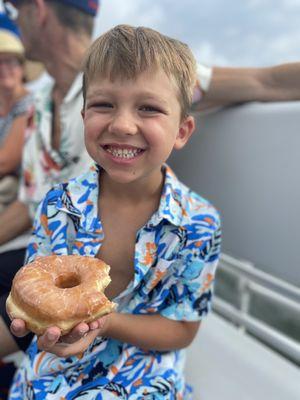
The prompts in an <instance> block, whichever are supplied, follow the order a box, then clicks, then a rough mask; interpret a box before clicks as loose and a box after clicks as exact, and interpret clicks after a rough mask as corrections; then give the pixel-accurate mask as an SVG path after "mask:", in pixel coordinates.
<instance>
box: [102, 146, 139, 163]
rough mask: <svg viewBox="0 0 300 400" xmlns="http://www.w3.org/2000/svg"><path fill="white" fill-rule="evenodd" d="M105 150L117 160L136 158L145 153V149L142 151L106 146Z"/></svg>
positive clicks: (127, 147) (135, 148) (133, 148)
mask: <svg viewBox="0 0 300 400" xmlns="http://www.w3.org/2000/svg"><path fill="white" fill-rule="evenodd" d="M103 149H104V150H105V151H106V152H107V153H109V154H111V155H112V156H113V157H117V158H124V159H127V160H128V159H130V158H135V157H137V156H138V155H140V154H141V153H142V152H144V151H145V150H144V149H140V148H137V147H129V146H126V147H123V146H122V147H119V146H111V145H104V146H103Z"/></svg>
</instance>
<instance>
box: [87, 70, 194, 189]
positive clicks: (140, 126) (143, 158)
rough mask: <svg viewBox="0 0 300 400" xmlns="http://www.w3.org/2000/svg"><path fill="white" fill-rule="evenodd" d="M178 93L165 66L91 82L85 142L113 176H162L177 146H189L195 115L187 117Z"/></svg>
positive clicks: (130, 178)
mask: <svg viewBox="0 0 300 400" xmlns="http://www.w3.org/2000/svg"><path fill="white" fill-rule="evenodd" d="M178 92H179V90H178V88H177V86H176V84H175V83H174V82H173V80H172V79H170V78H169V77H168V76H167V75H166V74H165V73H164V71H163V70H162V69H158V70H155V71H146V72H143V73H141V74H140V75H139V76H138V77H137V78H136V79H135V80H129V79H116V80H114V81H111V80H109V79H107V78H104V79H101V78H99V79H93V80H91V82H90V83H89V86H88V88H87V92H86V103H85V109H84V110H83V119H84V128H85V144H86V148H87V150H88V152H89V154H90V156H91V157H92V158H93V159H94V160H95V161H96V163H97V164H99V165H100V166H101V167H102V168H103V169H104V170H105V171H106V172H107V174H108V176H109V177H110V178H111V179H113V180H114V181H116V182H119V183H130V182H133V181H136V180H139V179H143V178H149V177H154V176H157V177H160V176H161V175H160V174H161V172H160V171H161V166H162V164H163V163H164V162H165V161H166V160H167V159H168V157H169V155H170V153H171V152H172V150H173V149H180V148H182V147H183V146H184V145H185V143H186V142H187V141H188V139H189V137H190V136H191V134H192V132H193V130H194V119H193V117H191V116H188V117H185V118H183V119H182V117H181V108H180V103H179V101H178V96H179V94H178Z"/></svg>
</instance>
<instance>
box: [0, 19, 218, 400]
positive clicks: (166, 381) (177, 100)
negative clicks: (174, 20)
mask: <svg viewBox="0 0 300 400" xmlns="http://www.w3.org/2000/svg"><path fill="white" fill-rule="evenodd" d="M195 81H196V62H195V59H194V57H193V55H192V53H191V51H190V50H189V48H188V47H187V46H186V45H184V44H183V43H181V42H179V41H177V40H175V39H171V38H169V37H166V36H164V35H161V34H160V33H158V32H156V31H154V30H151V29H147V28H133V27H130V26H127V25H121V26H117V27H116V28H114V29H112V30H110V31H108V32H107V33H106V34H104V35H102V36H101V37H100V38H99V39H97V40H96V41H95V42H94V44H93V45H92V46H91V48H90V50H89V52H88V55H87V58H86V61H85V64H84V81H83V82H84V84H83V95H84V106H83V111H82V116H83V121H84V129H85V144H86V148H87V151H88V153H89V154H90V156H91V157H92V159H93V160H94V165H93V166H92V167H90V168H89V169H88V170H87V171H86V172H84V173H83V174H82V175H80V176H78V177H76V178H74V179H72V180H70V181H68V182H66V183H63V184H58V185H56V186H55V188H54V189H52V190H50V191H49V192H48V194H47V195H46V197H45V198H44V200H43V201H42V203H41V205H40V206H39V209H38V212H37V215H36V218H35V223H34V232H33V235H32V238H31V241H30V244H29V247H28V254H27V261H28V262H29V261H32V260H34V259H35V258H36V257H37V256H42V255H49V254H52V253H56V254H65V255H66V254H80V255H86V256H92V257H98V258H100V259H103V260H104V261H105V262H106V263H107V264H109V265H110V266H111V273H110V275H111V279H112V282H111V284H110V285H109V286H108V287H107V290H106V292H105V294H106V295H107V297H108V298H109V299H113V300H114V302H116V303H117V305H118V308H117V310H116V312H112V313H110V314H108V315H106V316H105V317H102V318H101V319H100V320H96V321H93V322H91V323H90V324H86V323H83V322H82V323H80V324H78V325H77V326H76V327H75V328H73V330H72V331H71V333H69V334H67V335H64V336H61V331H60V330H59V328H57V327H56V326H52V327H50V328H48V329H47V330H46V331H45V333H44V334H43V335H41V336H39V337H36V336H35V337H34V339H33V341H32V343H31V344H30V346H29V348H28V350H27V352H26V354H25V357H24V359H23V362H22V365H21V367H20V368H19V370H18V372H17V374H16V375H15V379H14V382H13V385H12V388H11V393H10V394H11V398H14V399H20V400H21V399H23V398H24V396H25V394H27V393H29V391H30V393H31V396H34V397H38V398H47V397H48V396H51V397H53V398H54V397H55V398H79V397H81V396H84V398H91V399H92V398H96V397H97V398H103V399H108V398H120V399H124V398H136V399H141V398H146V397H147V396H149V398H150V397H151V398H166V399H167V398H183V399H185V400H187V399H188V398H189V393H190V389H189V388H188V387H187V386H186V384H185V380H184V376H183V365H184V350H183V349H184V348H185V347H186V346H188V345H189V344H190V343H191V342H192V340H193V338H194V337H195V335H196V333H197V331H198V329H199V326H200V321H201V320H202V318H203V317H205V315H206V314H207V312H208V310H209V308H210V302H211V297H212V285H213V279H214V275H215V270H216V267H217V263H218V258H219V253H220V220H219V215H218V212H217V211H216V210H215V209H214V207H213V206H212V205H211V204H209V203H208V202H207V201H206V200H204V199H203V198H202V197H200V196H199V195H198V194H196V193H194V192H192V191H191V190H190V189H188V188H187V187H186V186H185V185H184V184H182V183H181V182H180V181H179V180H178V179H177V178H176V176H175V175H174V173H173V172H172V171H171V170H170V168H169V167H168V166H167V165H166V164H165V162H166V160H167V159H168V157H169V155H170V153H171V152H172V151H173V150H179V149H181V148H182V147H183V146H184V145H185V144H186V143H187V141H188V140H189V138H190V136H191V135H192V133H193V131H194V128H195V123H194V119H193V117H192V116H190V115H189V114H188V110H189V108H190V105H191V101H192V94H193V88H194V85H195ZM11 329H12V332H14V333H15V334H16V335H17V336H23V335H24V334H26V333H27V331H26V326H25V323H24V321H22V320H19V319H15V320H13V321H12V325H11ZM1 339H2V338H0V340H1ZM79 354H80V356H78V355H79Z"/></svg>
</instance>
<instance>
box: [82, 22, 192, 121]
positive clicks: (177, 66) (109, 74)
mask: <svg viewBox="0 0 300 400" xmlns="http://www.w3.org/2000/svg"><path fill="white" fill-rule="evenodd" d="M153 68H154V69H155V68H162V69H163V71H164V72H165V74H166V75H167V76H168V77H170V79H174V81H175V83H176V84H177V87H178V89H179V93H178V100H179V103H180V105H181V110H182V115H186V114H187V112H188V110H189V108H190V106H191V102H192V97H193V89H194V86H195V83H196V61H195V58H194V56H193V54H192V52H191V50H190V49H189V47H188V46H187V45H186V44H184V43H182V42H180V41H179V40H176V39H172V38H170V37H168V36H165V35H162V34H161V33H159V32H157V31H155V30H153V29H150V28H144V27H137V28H136V27H132V26H129V25H118V26H116V27H114V28H112V29H110V30H109V31H108V32H106V33H104V34H103V35H101V36H100V37H99V38H98V39H96V40H95V41H94V43H93V44H92V45H91V47H90V48H89V50H88V52H87V55H86V58H85V61H84V66H83V72H84V74H83V97H84V101H85V96H86V90H87V88H88V86H89V82H90V81H91V80H92V79H94V78H95V77H105V78H108V79H110V80H114V79H116V78H121V79H123V78H125V79H135V78H136V77H137V76H138V75H139V74H141V73H142V72H144V71H147V70H149V69H153Z"/></svg>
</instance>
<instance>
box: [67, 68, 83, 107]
mask: <svg viewBox="0 0 300 400" xmlns="http://www.w3.org/2000/svg"><path fill="white" fill-rule="evenodd" d="M82 77H83V74H82V73H80V74H78V75H77V76H76V78H75V79H74V81H73V83H72V85H71V87H70V88H69V90H68V93H67V94H66V96H65V98H64V103H70V102H71V101H72V100H73V99H74V98H75V97H76V96H78V95H79V94H80V95H81V91H82Z"/></svg>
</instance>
